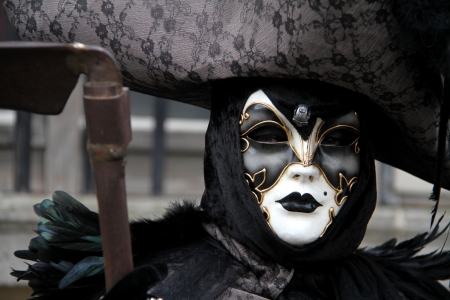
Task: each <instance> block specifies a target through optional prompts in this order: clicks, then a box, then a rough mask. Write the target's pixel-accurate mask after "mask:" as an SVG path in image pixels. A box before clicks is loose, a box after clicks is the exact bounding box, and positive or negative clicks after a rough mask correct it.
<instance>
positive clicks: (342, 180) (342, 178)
mask: <svg viewBox="0 0 450 300" xmlns="http://www.w3.org/2000/svg"><path fill="white" fill-rule="evenodd" d="M357 181H358V178H356V177H353V178H352V179H350V181H348V180H347V178H345V176H344V175H342V173H339V189H338V191H337V193H336V195H335V196H334V201H335V202H336V204H337V206H341V205H342V203H344V201H345V200H346V199H347V198H348V196H347V195H345V196H344V195H342V196H343V197H342V198H341V199H339V195H341V194H342V193H344V186H343V183H345V185H346V186H347V187H348V190H349V191H351V190H352V187H353V185H354V184H355V183H356V182H357Z"/></svg>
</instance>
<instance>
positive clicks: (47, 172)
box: [0, 0, 450, 300]
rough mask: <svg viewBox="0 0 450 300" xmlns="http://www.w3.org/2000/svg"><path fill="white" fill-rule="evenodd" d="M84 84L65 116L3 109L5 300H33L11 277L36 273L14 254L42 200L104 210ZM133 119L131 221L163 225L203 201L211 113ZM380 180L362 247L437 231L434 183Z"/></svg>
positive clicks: (0, 229) (381, 173)
mask: <svg viewBox="0 0 450 300" xmlns="http://www.w3.org/2000/svg"><path fill="white" fill-rule="evenodd" d="M2 2H3V1H2V0H0V4H1V3H2ZM8 40H9V41H12V40H20V39H19V37H18V36H17V35H16V33H15V32H14V31H13V30H12V29H11V28H10V27H9V25H8V23H7V21H6V18H5V15H4V13H3V11H2V10H1V9H0V41H8ZM0 67H1V66H0ZM0 80H1V79H0ZM82 81H83V78H80V84H79V85H78V88H76V89H75V90H74V92H73V93H72V95H71V98H70V100H69V102H68V104H67V105H66V108H65V109H64V111H63V113H62V114H61V115H58V116H41V115H34V114H29V113H24V112H14V111H7V110H0V178H1V180H0V300H6V299H7V300H14V299H27V298H28V297H29V296H30V294H31V290H29V288H28V287H27V286H26V283H25V282H19V283H16V281H15V280H14V278H13V277H11V276H10V275H9V272H10V268H16V269H25V268H26V267H27V266H26V265H25V263H24V262H23V261H22V260H20V259H17V258H15V257H14V255H13V252H14V251H15V250H18V249H26V248H27V247H28V241H29V240H30V239H31V238H32V237H34V236H35V233H34V232H33V230H34V229H35V228H36V224H37V223H38V222H39V220H38V218H37V217H36V216H35V215H34V212H33V208H32V206H33V205H34V204H35V203H37V202H40V201H42V200H43V199H45V198H51V195H52V192H53V191H54V190H58V189H61V190H64V191H67V192H69V193H71V194H72V195H73V196H74V197H75V198H77V199H78V200H80V201H81V202H83V203H84V204H85V205H87V206H88V207H89V208H91V209H92V210H96V199H95V195H94V193H95V187H94V184H93V178H92V173H91V169H90V165H89V161H88V156H87V152H86V130H85V122H84V115H83V102H82V92H81V86H82ZM51 84H52V83H51V82H49V88H51ZM0 97H1V92H0ZM131 112H132V116H131V123H132V130H133V140H132V142H131V144H130V145H129V147H128V156H127V166H126V184H127V192H128V206H129V213H130V217H131V218H133V219H137V218H142V217H145V218H154V217H156V216H160V215H161V214H162V213H163V212H164V207H166V206H167V205H168V204H169V203H170V202H173V201H177V200H182V199H193V200H196V201H199V200H200V198H201V195H202V192H203V187H204V185H203V150H204V149H203V148H204V134H205V132H206V128H207V124H208V118H209V111H208V110H205V109H201V108H196V107H193V106H189V105H186V104H182V103H178V102H175V101H171V100H164V99H157V98H154V97H151V96H147V95H142V94H138V93H131ZM392 147H395V145H392ZM377 177H378V191H379V194H378V206H377V209H376V211H375V213H374V216H373V217H372V220H371V221H370V223H369V228H368V232H367V234H366V238H365V240H364V242H363V245H362V246H369V247H370V246H375V245H378V244H380V243H382V242H385V241H387V240H388V239H391V238H393V237H397V238H398V239H399V240H400V241H401V240H403V239H406V238H411V237H413V236H415V235H416V234H418V233H421V232H424V231H427V230H429V224H430V223H429V222H430V212H431V208H432V206H433V203H431V202H430V201H427V197H428V195H429V193H430V191H431V187H432V186H431V184H428V183H426V182H424V181H421V180H419V179H418V178H415V177H413V176H411V175H409V174H406V173H404V172H402V171H400V170H397V169H394V168H392V167H390V166H387V165H384V164H381V163H377ZM449 200H450V193H449V192H447V191H444V192H443V195H442V199H441V206H440V209H439V213H438V215H439V216H440V215H441V214H443V213H444V212H445V210H446V209H447V208H448V207H449V205H450V201H449ZM448 220H449V218H445V219H444V223H447V222H448ZM444 223H443V224H444ZM444 242H445V237H442V238H441V239H439V240H438V241H436V242H434V243H433V245H431V246H430V247H428V249H425V250H424V251H426V252H429V251H431V250H434V249H436V248H440V247H443V245H444Z"/></svg>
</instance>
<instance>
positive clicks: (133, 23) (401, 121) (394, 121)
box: [4, 0, 450, 189]
mask: <svg viewBox="0 0 450 300" xmlns="http://www.w3.org/2000/svg"><path fill="white" fill-rule="evenodd" d="M4 8H5V11H6V13H7V15H8V18H9V20H10V21H11V23H12V24H13V25H14V26H15V27H16V29H17V32H18V33H19V35H20V36H21V38H23V39H25V40H33V41H48V42H81V43H85V44H92V45H101V46H103V47H105V48H106V49H109V50H110V51H112V53H113V54H114V56H115V58H116V59H117V61H118V62H119V64H120V66H121V69H122V75H123V77H124V82H125V85H127V86H129V87H130V88H131V89H132V90H135V91H139V92H143V93H147V94H151V95H155V96H158V97H164V98H169V99H173V100H177V101H182V102H185V103H190V104H193V105H197V106H201V107H205V108H208V107H210V103H211V102H210V101H211V85H210V83H211V82H212V81H215V80H221V79H226V78H233V77H282V78H283V77H287V78H303V79H313V80H319V81H323V82H327V83H331V84H334V85H338V86H341V87H344V88H347V89H350V90H353V91H355V92H358V93H360V94H363V95H365V96H367V97H361V101H362V103H361V105H360V106H361V107H367V111H369V112H371V113H368V114H367V113H366V117H367V118H369V124H371V125H370V126H369V131H370V135H371V138H372V144H373V147H374V152H375V158H376V159H378V160H380V161H382V162H385V163H388V164H390V165H392V166H394V167H398V168H400V169H402V170H405V171H406V172H409V173H411V174H413V175H415V176H418V177H420V178H422V179H424V180H427V181H429V182H432V181H433V179H434V174H435V173H434V168H435V165H434V161H435V157H436V144H437V133H438V124H439V112H440V104H439V101H438V99H437V98H436V97H435V96H434V94H433V92H432V91H431V88H430V87H429V86H428V85H427V84H426V82H425V80H424V79H423V78H422V76H421V75H420V73H419V72H417V71H416V69H415V68H414V66H413V65H411V62H410V60H409V59H408V58H407V57H406V56H405V55H403V52H402V51H401V50H400V45H399V41H400V40H401V37H400V31H399V28H400V26H399V23H398V21H397V20H396V19H395V17H394V16H393V14H392V3H391V1H374V0H358V1H356V0H351V1H343V0H329V1H325V0H320V1H319V0H309V1H304V0H298V1H271V0H248V1H234V0H220V1H219V0H213V1H211V0H185V1H177V2H175V1H174V2H172V1H165V2H163V1H157V0H147V1H138V2H128V1H127V2H125V1H123V2H122V1H109V0H108V1H101V0H97V1H73V2H64V3H62V2H60V1H38V0H36V1H19V0H7V1H5V2H4ZM230 88H233V87H232V86H230ZM449 175H450V164H449V160H448V159H447V160H446V162H445V168H444V176H443V187H445V188H447V189H450V176H449Z"/></svg>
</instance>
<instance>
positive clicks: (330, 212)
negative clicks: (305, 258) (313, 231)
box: [319, 207, 336, 238]
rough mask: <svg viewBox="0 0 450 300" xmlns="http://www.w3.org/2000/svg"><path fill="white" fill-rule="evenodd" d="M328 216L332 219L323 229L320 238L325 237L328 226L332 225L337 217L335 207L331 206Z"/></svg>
mask: <svg viewBox="0 0 450 300" xmlns="http://www.w3.org/2000/svg"><path fill="white" fill-rule="evenodd" d="M328 216H329V218H330V220H329V221H328V223H327V225H325V228H324V229H323V231H322V233H321V234H320V235H319V238H321V237H323V235H324V234H325V232H327V229H328V227H330V225H331V223H333V219H334V218H336V214H335V213H334V207H330V210H329V211H328Z"/></svg>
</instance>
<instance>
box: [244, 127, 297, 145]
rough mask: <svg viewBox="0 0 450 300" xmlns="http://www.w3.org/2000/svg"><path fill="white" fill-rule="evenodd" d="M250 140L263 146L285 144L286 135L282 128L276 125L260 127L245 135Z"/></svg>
mask: <svg viewBox="0 0 450 300" xmlns="http://www.w3.org/2000/svg"><path fill="white" fill-rule="evenodd" d="M247 136H248V137H249V138H250V139H252V140H254V141H256V142H258V143H263V144H276V143H284V142H287V140H288V139H287V135H286V133H285V132H284V130H283V129H282V128H280V127H279V126H276V125H272V124H270V125H261V126H258V127H257V128H255V129H253V130H252V131H251V132H249V133H248V135H247Z"/></svg>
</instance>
